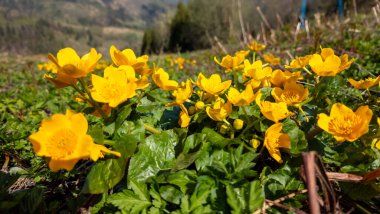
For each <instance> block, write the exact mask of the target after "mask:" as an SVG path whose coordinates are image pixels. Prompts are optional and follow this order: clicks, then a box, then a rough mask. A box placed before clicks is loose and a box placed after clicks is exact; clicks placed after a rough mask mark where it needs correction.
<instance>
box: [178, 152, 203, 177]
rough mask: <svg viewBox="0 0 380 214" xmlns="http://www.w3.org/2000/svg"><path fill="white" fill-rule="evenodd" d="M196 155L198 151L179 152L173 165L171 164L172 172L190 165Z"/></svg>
mask: <svg viewBox="0 0 380 214" xmlns="http://www.w3.org/2000/svg"><path fill="white" fill-rule="evenodd" d="M197 157H198V152H194V153H189V154H185V155H184V154H183V153H181V154H179V155H178V157H177V160H176V163H175V165H174V166H173V169H172V172H175V171H178V170H181V169H185V168H187V167H188V166H190V165H191V164H192V163H194V161H195V160H196V159H197Z"/></svg>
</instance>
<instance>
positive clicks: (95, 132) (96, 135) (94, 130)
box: [88, 125, 104, 144]
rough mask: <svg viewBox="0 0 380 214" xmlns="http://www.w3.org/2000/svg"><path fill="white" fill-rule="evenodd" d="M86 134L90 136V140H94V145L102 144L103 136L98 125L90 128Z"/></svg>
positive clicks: (101, 129)
mask: <svg viewBox="0 0 380 214" xmlns="http://www.w3.org/2000/svg"><path fill="white" fill-rule="evenodd" d="M88 134H89V135H91V137H92V139H94V141H95V142H96V143H98V144H103V141H104V134H103V128H102V127H101V126H100V125H95V126H91V128H90V130H89V132H88Z"/></svg>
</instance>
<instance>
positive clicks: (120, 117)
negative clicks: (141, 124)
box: [115, 104, 132, 131]
mask: <svg viewBox="0 0 380 214" xmlns="http://www.w3.org/2000/svg"><path fill="white" fill-rule="evenodd" d="M131 105H132V104H129V105H126V106H124V108H123V110H121V111H120V112H119V113H118V115H117V118H116V120H115V130H116V131H117V130H118V129H119V128H120V126H121V125H122V124H123V122H124V121H125V120H126V119H127V118H128V116H129V115H130V114H131V112H132V107H131Z"/></svg>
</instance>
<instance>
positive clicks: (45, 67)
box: [37, 62, 58, 74]
mask: <svg viewBox="0 0 380 214" xmlns="http://www.w3.org/2000/svg"><path fill="white" fill-rule="evenodd" d="M37 67H38V70H40V71H48V72H51V73H53V74H56V73H57V72H58V71H57V66H56V65H55V64H54V63H53V62H46V63H40V64H38V65H37Z"/></svg>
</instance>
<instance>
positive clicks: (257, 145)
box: [250, 139, 261, 149]
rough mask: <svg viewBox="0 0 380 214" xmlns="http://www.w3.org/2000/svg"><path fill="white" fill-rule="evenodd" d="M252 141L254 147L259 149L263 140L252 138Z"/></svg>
mask: <svg viewBox="0 0 380 214" xmlns="http://www.w3.org/2000/svg"><path fill="white" fill-rule="evenodd" d="M250 143H251V145H252V147H253V148H254V149H257V148H258V147H259V146H260V144H261V142H260V141H259V140H258V139H252V140H251V141H250Z"/></svg>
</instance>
